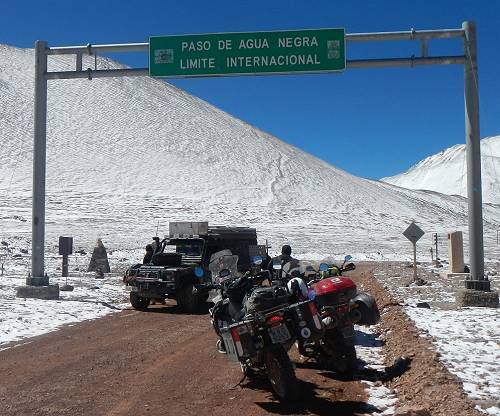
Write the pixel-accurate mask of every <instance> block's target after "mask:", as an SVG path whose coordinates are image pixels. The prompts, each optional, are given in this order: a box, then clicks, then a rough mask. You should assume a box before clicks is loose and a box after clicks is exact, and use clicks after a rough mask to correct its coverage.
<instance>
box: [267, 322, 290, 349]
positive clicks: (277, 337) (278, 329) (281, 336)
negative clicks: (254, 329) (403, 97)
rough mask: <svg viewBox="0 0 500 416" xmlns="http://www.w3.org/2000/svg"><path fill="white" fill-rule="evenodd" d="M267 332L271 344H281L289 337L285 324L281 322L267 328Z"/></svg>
mask: <svg viewBox="0 0 500 416" xmlns="http://www.w3.org/2000/svg"><path fill="white" fill-rule="evenodd" d="M267 332H268V333H269V337H270V338H271V342H272V343H273V344H283V343H285V342H287V341H288V340H289V339H290V338H291V335H290V331H288V328H287V327H286V325H283V324H280V325H276V326H273V327H271V328H269V329H268V330H267Z"/></svg>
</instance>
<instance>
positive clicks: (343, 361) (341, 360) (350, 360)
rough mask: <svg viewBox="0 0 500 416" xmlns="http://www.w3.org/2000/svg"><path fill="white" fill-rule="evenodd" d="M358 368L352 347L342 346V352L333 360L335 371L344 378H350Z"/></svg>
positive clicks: (354, 350) (354, 349)
mask: <svg viewBox="0 0 500 416" xmlns="http://www.w3.org/2000/svg"><path fill="white" fill-rule="evenodd" d="M357 368H358V358H357V356H356V348H355V347H354V345H344V348H343V351H342V353H341V354H339V356H338V357H337V359H336V360H335V370H336V371H337V372H338V373H339V374H341V375H344V376H352V375H353V374H354V373H355V372H356V370H357Z"/></svg>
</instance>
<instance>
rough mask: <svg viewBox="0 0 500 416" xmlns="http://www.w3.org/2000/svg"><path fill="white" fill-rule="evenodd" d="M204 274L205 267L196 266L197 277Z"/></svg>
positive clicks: (195, 273)
mask: <svg viewBox="0 0 500 416" xmlns="http://www.w3.org/2000/svg"><path fill="white" fill-rule="evenodd" d="M203 274H204V272H203V269H202V268H201V267H195V268H194V275H195V276H196V277H198V278H201V277H203Z"/></svg>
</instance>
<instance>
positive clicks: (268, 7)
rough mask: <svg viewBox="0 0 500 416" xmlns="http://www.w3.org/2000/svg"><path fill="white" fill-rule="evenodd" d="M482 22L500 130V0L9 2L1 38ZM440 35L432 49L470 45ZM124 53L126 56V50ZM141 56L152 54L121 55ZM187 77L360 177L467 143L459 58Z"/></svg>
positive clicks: (484, 104) (397, 48) (19, 41)
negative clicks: (333, 70) (317, 71)
mask: <svg viewBox="0 0 500 416" xmlns="http://www.w3.org/2000/svg"><path fill="white" fill-rule="evenodd" d="M464 20H474V21H475V22H476V24H477V28H478V47H479V52H478V56H479V88H480V116H481V136H482V137H485V136H492V135H499V134H500V47H499V45H500V27H499V23H500V1H497V0H476V1H465V0H435V1H432V2H429V1H421V2H413V1H405V0H399V1H354V0H350V1H333V0H329V1H328V0H314V1H313V0H310V1H305V0H304V1H283V0H272V1H270V0H267V1H261V0H254V1H251V2H250V1H236V0H233V1H217V0H212V1H190V0H184V1H182V2H180V1H170V0H168V1H167V0H164V1H154V0H150V1H123V0H122V1H118V0H112V1H111V0H110V1H106V0H100V1H94V0H87V1H86V2H84V3H82V2H72V1H50V0H46V1H43V2H40V1H22V2H21V1H19V2H13V1H12V2H4V3H3V4H2V12H1V14H0V43H3V44H9V45H14V46H20V47H32V46H33V44H34V41H35V40H36V39H43V40H47V41H48V42H49V45H51V46H64V45H83V44H86V43H89V42H90V43H93V44H103V43H129V42H146V41H147V40H148V37H149V36H151V35H170V34H183V33H209V32H233V31H235V32H236V31H261V30H262V31H265V30H279V29H283V30H285V29H304V28H326V27H345V28H346V32H347V33H356V32H378V31H395V30H409V29H410V28H412V27H413V28H415V29H417V30H418V29H445V28H446V29H448V28H460V27H461V25H462V22H463V21H464ZM461 51H462V46H461V42H460V40H458V39H455V40H448V41H443V40H435V41H433V42H432V43H430V45H429V52H430V54H431V55H437V54H441V53H442V54H460V53H461ZM412 54H415V55H418V54H419V44H418V43H417V42H414V43H411V42H384V43H377V44H357V45H353V44H348V45H347V57H348V59H349V58H350V59H356V58H371V57H391V56H402V57H409V56H411V55H412ZM114 58H117V57H116V56H115V57H114ZM119 60H120V61H122V62H124V63H127V64H129V65H132V66H138V67H144V66H146V65H147V56H146V54H143V55H129V56H126V55H121V56H120V57H119ZM172 83H173V84H175V85H177V86H178V87H180V88H182V89H185V90H187V91H188V92H190V93H192V94H194V95H196V96H198V97H200V98H203V99H205V100H207V101H208V102H210V103H212V104H214V105H215V106H217V107H219V108H221V109H223V110H224V111H227V112H228V113H230V114H232V115H234V116H236V117H238V118H241V119H242V120H244V121H246V122H248V123H250V124H252V125H254V126H257V127H259V128H260V129H262V130H265V131H267V132H269V133H271V134H274V135H275V136H277V137H279V138H281V139H282V140H284V141H287V142H288V143H291V144H293V145H295V146H298V147H300V148H302V149H304V150H306V151H308V152H310V153H312V154H314V155H316V156H318V157H320V158H322V159H324V160H327V161H328V162H330V163H332V164H333V165H335V166H337V167H340V168H342V169H345V170H347V171H348V172H351V173H353V174H355V175H358V176H363V177H368V178H380V177H383V176H388V175H393V174H397V173H399V172H402V171H404V170H406V169H407V168H409V167H410V166H411V165H412V164H414V163H416V162H417V161H419V160H421V159H422V158H424V157H426V156H428V155H431V154H433V153H436V152H438V151H440V150H442V149H444V148H446V147H449V146H451V145H453V144H456V143H463V142H464V141H465V138H464V104H463V68H462V66H459V65H456V66H455V65H453V66H436V67H419V68H414V69H407V68H385V69H351V70H348V71H345V72H344V73H341V74H321V75H300V76H297V75H287V76H266V77H237V78H207V79H182V80H175V81H172Z"/></svg>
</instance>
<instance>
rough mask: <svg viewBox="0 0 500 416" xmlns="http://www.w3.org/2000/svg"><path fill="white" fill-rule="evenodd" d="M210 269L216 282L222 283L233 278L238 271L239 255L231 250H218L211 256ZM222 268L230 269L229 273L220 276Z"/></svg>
mask: <svg viewBox="0 0 500 416" xmlns="http://www.w3.org/2000/svg"><path fill="white" fill-rule="evenodd" d="M208 269H209V270H210V272H211V273H212V279H214V281H216V283H221V282H223V281H225V280H227V279H229V278H233V277H235V276H236V273H237V272H238V256H236V255H233V254H232V253H231V250H221V251H218V252H217V253H214V254H212V256H211V257H210V263H209V264H208ZM222 270H228V271H229V274H226V276H224V277H223V278H220V277H219V275H220V272H221V271H222Z"/></svg>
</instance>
